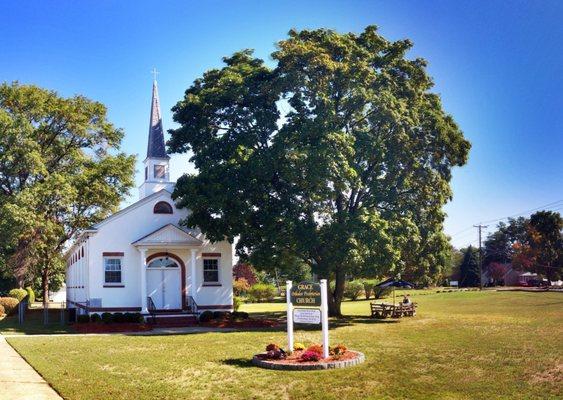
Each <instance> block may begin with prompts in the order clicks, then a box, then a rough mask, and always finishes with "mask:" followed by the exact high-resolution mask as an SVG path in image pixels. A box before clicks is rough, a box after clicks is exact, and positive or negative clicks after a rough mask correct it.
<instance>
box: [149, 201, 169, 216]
mask: <svg viewBox="0 0 563 400" xmlns="http://www.w3.org/2000/svg"><path fill="white" fill-rule="evenodd" d="M153 212H154V213H155V214H172V206H171V205H170V204H168V203H167V202H165V201H159V202H158V203H156V204H155V205H154V209H153Z"/></svg>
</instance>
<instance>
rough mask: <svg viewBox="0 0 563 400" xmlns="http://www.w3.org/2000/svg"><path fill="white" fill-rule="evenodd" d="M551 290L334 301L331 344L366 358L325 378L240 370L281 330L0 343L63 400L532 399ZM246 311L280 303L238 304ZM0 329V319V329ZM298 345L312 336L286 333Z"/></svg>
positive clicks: (548, 343)
mask: <svg viewBox="0 0 563 400" xmlns="http://www.w3.org/2000/svg"><path fill="white" fill-rule="evenodd" d="M562 296H563V294H561V293H526V292H492V291H491V292H456V293H440V294H436V293H434V294H424V295H417V294H413V296H412V297H413V300H414V301H416V302H418V303H419V315H418V316H417V317H415V318H408V319H403V320H400V321H399V322H388V321H387V320H386V321H385V322H379V321H374V320H371V319H370V318H368V313H369V311H368V310H369V306H368V302H367V301H355V302H346V303H344V304H343V312H344V313H347V314H349V315H351V316H350V317H348V318H346V319H342V320H339V321H332V327H333V328H332V329H331V333H330V338H331V342H332V343H344V344H346V345H347V346H348V347H350V348H352V349H356V350H359V351H362V352H364V353H365V355H366V362H365V363H364V364H361V365H359V366H356V367H352V368H348V369H342V370H332V371H307V372H297V371H295V372H281V371H271V370H263V369H259V368H254V367H252V366H251V364H250V363H249V361H248V360H249V358H250V357H251V356H252V354H254V353H257V352H259V351H261V350H262V349H263V347H264V346H265V345H266V344H267V343H269V342H278V343H280V344H283V343H285V334H284V332H283V331H273V332H272V331H261V332H256V331H252V332H234V333H202V334H191V335H182V336H181V335H173V336H148V337H140V336H126V335H115V336H90V337H86V336H65V337H56V336H51V337H26V338H23V337H22V338H18V337H12V338H9V339H8V341H9V342H10V344H12V345H13V346H14V347H15V348H16V350H17V351H18V352H20V354H22V355H23V356H24V357H25V358H26V359H27V360H28V361H29V362H30V363H31V364H32V365H33V366H34V367H35V368H36V369H37V370H38V371H39V372H40V373H41V374H42V375H43V376H44V377H45V378H46V379H47V381H48V382H49V383H50V384H51V385H52V386H53V387H54V388H55V389H56V390H57V391H58V392H59V393H61V394H62V395H63V397H64V398H66V399H100V398H111V399H132V398H134V399H176V398H190V399H222V400H227V399H339V400H347V399H360V398H362V399H363V398H369V399H475V398H488V399H504V398H510V399H535V398H553V399H555V398H560V396H561V395H562V392H561V385H562V383H563V359H562V356H561V355H562V354H563V343H562V341H561V338H562V337H563V315H562V313H561V307H562V305H563V297H562ZM244 310H246V311H249V312H253V313H267V312H276V311H278V312H280V311H283V305H280V304H249V305H245V306H244ZM1 324H2V323H1V322H0V325H1ZM296 340H297V341H300V342H306V343H310V342H318V341H320V332H319V331H312V330H307V331H304V330H300V331H297V332H296Z"/></svg>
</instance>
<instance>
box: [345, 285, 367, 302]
mask: <svg viewBox="0 0 563 400" xmlns="http://www.w3.org/2000/svg"><path fill="white" fill-rule="evenodd" d="M363 291H364V285H363V284H362V282H360V281H349V282H346V283H345V284H344V297H347V298H349V299H351V300H357V299H358V297H360V295H361V294H362V292H363Z"/></svg>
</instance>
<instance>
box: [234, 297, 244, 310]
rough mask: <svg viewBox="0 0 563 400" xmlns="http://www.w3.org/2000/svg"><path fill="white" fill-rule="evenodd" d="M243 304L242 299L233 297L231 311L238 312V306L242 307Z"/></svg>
mask: <svg viewBox="0 0 563 400" xmlns="http://www.w3.org/2000/svg"><path fill="white" fill-rule="evenodd" d="M243 303H244V302H243V301H242V299H241V298H240V297H237V296H235V297H233V310H234V311H238V310H239V308H240V306H242V305H243Z"/></svg>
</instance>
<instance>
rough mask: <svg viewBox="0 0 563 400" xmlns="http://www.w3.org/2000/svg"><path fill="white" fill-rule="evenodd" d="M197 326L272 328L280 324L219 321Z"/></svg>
mask: <svg viewBox="0 0 563 400" xmlns="http://www.w3.org/2000/svg"><path fill="white" fill-rule="evenodd" d="M199 325H200V326H206V327H209V328H274V327H277V326H280V325H281V324H280V321H278V320H277V319H242V320H231V319H221V320H211V321H208V322H200V324H199Z"/></svg>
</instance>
